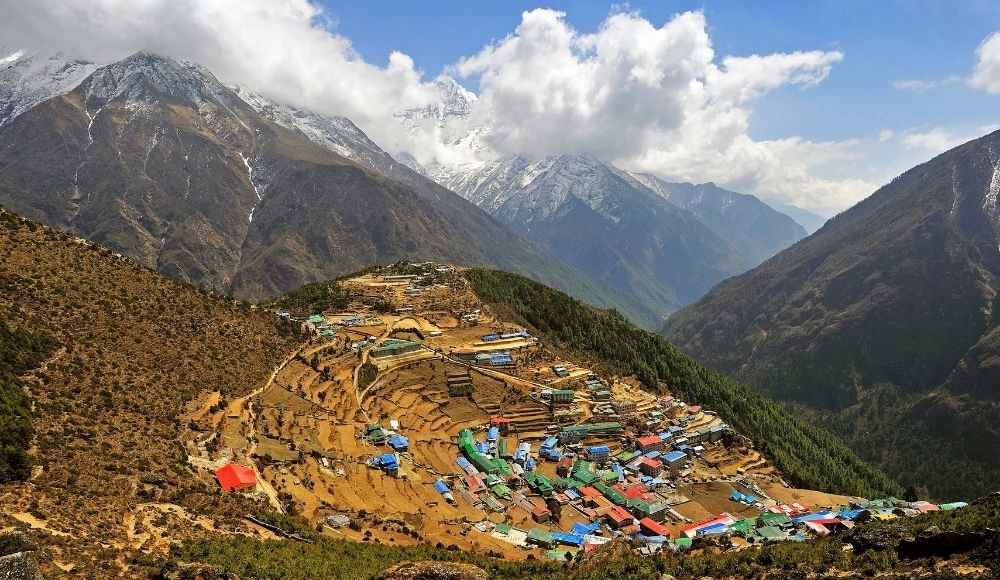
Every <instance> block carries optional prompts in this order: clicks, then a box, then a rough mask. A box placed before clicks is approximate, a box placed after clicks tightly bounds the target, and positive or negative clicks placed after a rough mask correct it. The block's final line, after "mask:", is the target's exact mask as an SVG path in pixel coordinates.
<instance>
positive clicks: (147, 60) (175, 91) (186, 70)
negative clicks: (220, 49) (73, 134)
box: [82, 52, 240, 109]
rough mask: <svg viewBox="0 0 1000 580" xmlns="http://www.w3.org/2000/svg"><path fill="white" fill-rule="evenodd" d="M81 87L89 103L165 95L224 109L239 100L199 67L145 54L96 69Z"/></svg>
mask: <svg viewBox="0 0 1000 580" xmlns="http://www.w3.org/2000/svg"><path fill="white" fill-rule="evenodd" d="M82 87H83V89H84V91H85V93H86V95H87V101H88V103H91V102H96V103H97V104H102V103H106V102H108V101H110V100H113V99H116V98H124V99H125V100H127V101H130V102H150V101H153V100H156V99H157V98H160V97H163V96H167V97H170V98H172V99H176V100H178V101H181V102H184V103H187V104H191V105H194V106H195V107H197V108H199V109H200V108H201V106H202V105H204V104H205V103H209V102H210V103H213V104H215V105H218V106H221V107H224V108H226V109H232V108H235V107H238V106H239V105H240V102H239V97H237V96H236V95H235V94H234V93H233V92H232V91H231V90H230V89H228V88H227V87H226V86H225V85H223V84H222V83H221V82H219V80H218V79H216V78H215V76H214V75H213V74H212V73H211V72H209V71H208V70H207V69H206V68H204V67H202V66H201V65H198V64H194V63H190V62H186V61H178V60H173V59H170V58H166V57H162V56H159V55H155V54H151V53H148V52H137V53H135V54H133V55H131V56H129V57H127V58H125V59H123V60H120V61H118V62H115V63H112V64H110V65H107V66H104V67H101V68H99V69H97V70H96V71H95V72H94V73H93V75H91V76H90V78H88V79H87V80H86V82H85V83H84V84H83V85H82Z"/></svg>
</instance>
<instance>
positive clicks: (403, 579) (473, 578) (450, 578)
mask: <svg viewBox="0 0 1000 580" xmlns="http://www.w3.org/2000/svg"><path fill="white" fill-rule="evenodd" d="M379 578H381V579H382V580H487V578H489V574H487V573H486V571H485V570H483V569H482V568H479V567H477V566H473V565H472V564H463V563H461V562H433V561H422V562H401V563H399V564H396V565H395V566H393V567H392V568H389V569H388V570H386V571H385V572H382V574H380V575H379Z"/></svg>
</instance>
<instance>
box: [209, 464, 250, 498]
mask: <svg viewBox="0 0 1000 580" xmlns="http://www.w3.org/2000/svg"><path fill="white" fill-rule="evenodd" d="M215 478H216V479H218V480H219V485H221V486H222V489H224V490H226V491H248V490H251V489H254V488H256V487H257V474H256V473H254V470H252V469H250V468H249V467H244V466H242V465H240V464H239V463H230V464H229V465H226V466H223V467H220V468H219V469H217V470H215Z"/></svg>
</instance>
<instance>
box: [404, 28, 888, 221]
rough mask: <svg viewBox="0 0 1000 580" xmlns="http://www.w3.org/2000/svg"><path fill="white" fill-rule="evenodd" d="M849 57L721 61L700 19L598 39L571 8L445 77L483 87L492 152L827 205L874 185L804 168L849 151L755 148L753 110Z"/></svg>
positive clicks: (797, 142)
mask: <svg viewBox="0 0 1000 580" xmlns="http://www.w3.org/2000/svg"><path fill="white" fill-rule="evenodd" d="M842 59H843V54H841V53H840V52H838V51H819V50H811V51H803V52H791V53H775V54H769V55H751V56H726V57H723V58H722V59H721V61H719V59H717V55H716V53H715V51H714V49H713V46H712V41H711V38H710V37H709V34H708V25H707V22H706V21H705V16H704V14H703V13H701V12H686V13H682V14H678V15H675V16H674V17H673V18H672V19H670V20H669V21H668V22H667V23H665V24H664V25H662V26H660V27H657V26H655V25H654V24H653V23H651V22H650V21H649V20H647V19H645V18H643V17H642V16H641V15H640V14H638V13H635V12H616V13H613V14H611V15H610V16H609V17H608V18H607V19H606V20H605V21H604V22H603V23H602V25H601V26H600V28H599V29H598V30H597V31H596V32H594V33H581V32H579V31H577V30H574V29H573V28H572V27H571V26H570V25H569V24H568V23H567V22H566V20H565V14H564V13H562V12H558V11H554V10H547V9H537V10H532V11H529V12H525V13H524V14H523V15H522V20H521V23H520V25H518V27H517V28H516V30H514V31H513V33H511V34H510V35H508V36H507V37H506V38H504V39H502V40H501V41H499V42H497V43H495V44H493V45H491V46H487V47H485V48H483V49H482V50H481V51H480V52H479V53H478V54H476V55H473V56H470V57H467V58H464V59H461V60H460V61H459V62H458V63H457V64H456V65H454V67H452V70H451V71H450V72H451V73H452V74H455V75H457V76H459V77H462V78H467V79H471V80H476V81H478V93H479V99H478V101H477V102H476V104H475V109H476V110H475V111H474V112H473V113H472V115H471V117H472V118H476V117H477V115H478V116H479V117H481V118H487V117H488V118H489V119H490V120H491V121H490V123H491V124H490V125H489V126H488V127H486V128H485V129H484V135H483V136H482V141H483V142H484V143H485V144H486V145H487V146H488V147H487V151H488V152H490V153H494V154H508V153H529V154H535V155H547V154H558V153H590V154H593V155H596V156H598V157H601V158H604V159H608V160H610V161H612V162H614V163H616V164H618V165H621V166H622V167H624V168H626V169H630V170H640V171H650V172H653V173H656V174H659V175H661V176H663V177H666V178H669V179H683V180H693V181H708V180H713V181H716V182H719V183H722V184H725V185H731V186H739V187H743V188H744V189H749V190H753V191H758V192H759V193H762V194H765V195H768V196H769V197H772V198H777V199H781V200H783V201H787V202H790V203H798V204H803V205H806V206H811V207H819V208H820V209H827V210H829V209H834V208H842V207H845V206H846V205H848V204H850V203H851V202H853V201H855V200H857V199H859V198H860V197H861V196H863V195H866V194H867V193H870V191H871V190H872V189H873V188H872V187H871V184H869V183H867V182H859V181H856V180H855V181H851V180H847V181H843V180H842V181H840V182H833V181H828V180H826V179H823V178H819V177H817V176H815V175H811V174H810V171H809V167H807V166H805V165H804V161H803V159H809V160H810V162H813V163H826V162H827V161H830V160H833V159H836V158H838V157H839V156H840V155H842V154H843V153H845V151H844V148H843V147H838V146H836V145H835V144H818V143H810V142H808V141H804V140H802V139H799V138H795V137H790V138H788V139H784V140H780V141H772V142H768V141H756V140H754V139H753V138H751V137H750V135H749V130H750V115H751V109H750V106H751V105H752V103H753V102H754V101H755V100H757V99H759V98H760V97H761V96H763V95H765V94H766V93H768V92H769V91H772V90H774V89H776V88H778V87H782V86H787V85H794V86H799V87H802V88H808V87H811V86H814V85H816V84H817V83H820V82H822V81H823V80H824V79H826V78H827V76H829V74H830V71H831V69H832V67H833V66H834V65H835V64H837V63H838V62H840V61H841V60H842ZM717 61H719V63H718V64H717ZM817 152H824V154H818V153H817ZM418 157H419V155H418ZM762 187H766V188H768V190H767V191H762V190H761V188H762Z"/></svg>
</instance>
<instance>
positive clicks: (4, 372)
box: [0, 319, 52, 483]
mask: <svg viewBox="0 0 1000 580" xmlns="http://www.w3.org/2000/svg"><path fill="white" fill-rule="evenodd" d="M51 351H52V340H51V339H50V338H48V337H47V336H44V335H41V334H36V333H32V332H27V331H24V330H13V329H11V328H9V327H8V326H7V323H6V321H4V320H2V319H0V483H6V482H8V481H13V480H18V479H25V478H26V477H28V475H29V474H30V472H31V458H30V457H29V455H28V447H29V446H30V445H31V438H32V436H33V435H34V433H35V432H34V429H33V427H32V425H31V402H30V401H29V400H28V396H27V394H26V393H25V392H24V387H23V385H22V383H21V381H20V379H18V375H21V374H23V373H25V372H28V371H29V370H32V369H34V368H36V367H37V366H38V365H40V364H41V363H42V361H43V360H44V359H45V357H46V356H48V355H49V354H50V353H51Z"/></svg>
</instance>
